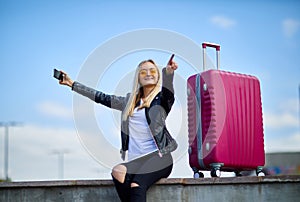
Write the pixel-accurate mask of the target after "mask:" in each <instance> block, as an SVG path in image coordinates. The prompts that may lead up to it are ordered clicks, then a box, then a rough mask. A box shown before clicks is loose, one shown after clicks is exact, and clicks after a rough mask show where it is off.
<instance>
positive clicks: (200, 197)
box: [0, 175, 300, 202]
mask: <svg viewBox="0 0 300 202" xmlns="http://www.w3.org/2000/svg"><path fill="white" fill-rule="evenodd" d="M299 198H300V176H295V175H293V176H265V177H256V176H254V177H230V178H229V177H226V178H204V179H177V178H176V179H162V180H160V181H159V182H158V183H156V184H155V185H154V186H153V187H151V188H150V189H149V191H148V193H147V201H149V202H151V201H153V202H157V201H169V202H171V201H172V202H176V201H178V202H179V201H184V202H197V201H209V202H211V201H230V202H232V201H237V202H240V201H245V202H247V201H249V202H250V201H251V202H253V201H255V202H260V201H272V202H273V201H286V202H289V201H291V202H294V201H299ZM19 201H20V202H23V201H24V202H35V201H36V202H52V201H53V202H54V201H55V202H68V201H70V202H71V201H72V202H93V201H104V202H106V201H108V202H110V201H119V199H118V197H117V193H116V191H115V189H114V186H113V183H112V181H111V180H80V181H75V180H71V181H42V182H11V183H7V182H3V183H0V202H19Z"/></svg>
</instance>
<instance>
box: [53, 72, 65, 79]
mask: <svg viewBox="0 0 300 202" xmlns="http://www.w3.org/2000/svg"><path fill="white" fill-rule="evenodd" d="M53 77H54V78H56V79H58V80H60V81H62V80H63V73H62V72H61V71H58V70H57V69H54V73H53Z"/></svg>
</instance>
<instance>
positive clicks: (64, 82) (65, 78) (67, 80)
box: [59, 71, 74, 87]
mask: <svg viewBox="0 0 300 202" xmlns="http://www.w3.org/2000/svg"><path fill="white" fill-rule="evenodd" d="M60 72H61V73H63V80H62V81H59V84H61V85H66V86H69V87H72V85H73V83H74V81H73V80H72V79H71V78H70V77H69V76H68V74H67V73H66V72H64V71H60Z"/></svg>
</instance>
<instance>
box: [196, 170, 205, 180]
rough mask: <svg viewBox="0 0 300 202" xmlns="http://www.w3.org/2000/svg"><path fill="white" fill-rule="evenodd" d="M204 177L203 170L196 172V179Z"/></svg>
mask: <svg viewBox="0 0 300 202" xmlns="http://www.w3.org/2000/svg"><path fill="white" fill-rule="evenodd" d="M198 178H204V174H203V173H202V172H199V171H198V172H194V179H198Z"/></svg>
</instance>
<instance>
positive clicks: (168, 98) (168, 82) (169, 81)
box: [161, 68, 175, 113]
mask: <svg viewBox="0 0 300 202" xmlns="http://www.w3.org/2000/svg"><path fill="white" fill-rule="evenodd" d="M173 79H174V73H173V74H167V72H166V68H163V70H162V91H161V92H162V105H163V107H164V109H165V110H166V112H167V113H169V112H170V111H171V108H172V105H173V104H174V101H175V98H174V86H173Z"/></svg>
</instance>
